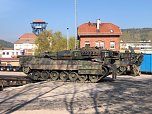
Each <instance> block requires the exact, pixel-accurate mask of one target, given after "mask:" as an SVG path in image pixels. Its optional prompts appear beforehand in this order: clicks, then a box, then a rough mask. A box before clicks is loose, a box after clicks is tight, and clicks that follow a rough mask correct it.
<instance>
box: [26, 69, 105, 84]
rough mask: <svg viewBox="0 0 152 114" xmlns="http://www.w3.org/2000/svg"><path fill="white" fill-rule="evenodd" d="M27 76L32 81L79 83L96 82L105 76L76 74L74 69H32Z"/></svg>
mask: <svg viewBox="0 0 152 114" xmlns="http://www.w3.org/2000/svg"><path fill="white" fill-rule="evenodd" d="M27 76H28V77H29V78H30V79H31V80H34V81H62V82H79V83H97V82H99V81H101V80H102V79H103V78H105V77H106V76H107V72H106V73H105V74H104V75H101V76H97V75H78V73H77V72H74V71H51V72H50V71H39V70H33V71H31V72H30V73H28V74H27Z"/></svg>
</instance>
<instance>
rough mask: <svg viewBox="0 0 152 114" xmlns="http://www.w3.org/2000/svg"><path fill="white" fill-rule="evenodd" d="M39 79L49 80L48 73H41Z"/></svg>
mask: <svg viewBox="0 0 152 114" xmlns="http://www.w3.org/2000/svg"><path fill="white" fill-rule="evenodd" d="M41 78H42V80H47V79H48V78H49V73H48V72H47V71H42V72H41Z"/></svg>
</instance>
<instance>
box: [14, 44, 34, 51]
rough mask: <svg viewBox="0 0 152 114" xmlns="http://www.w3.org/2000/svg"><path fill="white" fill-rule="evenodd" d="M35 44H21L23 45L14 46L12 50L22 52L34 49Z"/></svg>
mask: <svg viewBox="0 0 152 114" xmlns="http://www.w3.org/2000/svg"><path fill="white" fill-rule="evenodd" d="M34 48H35V44H29V43H23V44H14V50H24V49H34Z"/></svg>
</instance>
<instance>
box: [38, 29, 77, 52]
mask: <svg viewBox="0 0 152 114" xmlns="http://www.w3.org/2000/svg"><path fill="white" fill-rule="evenodd" d="M35 44H36V49H35V55H37V54H40V53H42V52H45V51H51V52H58V51H62V50H66V49H67V39H66V38H65V37H64V36H63V35H62V33H61V32H55V33H52V32H51V31H44V32H42V33H41V34H40V35H39V36H38V37H37V39H36V41H35ZM74 46H75V39H74V37H70V38H69V49H71V50H73V49H74Z"/></svg>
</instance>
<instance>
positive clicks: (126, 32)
mask: <svg viewBox="0 0 152 114" xmlns="http://www.w3.org/2000/svg"><path fill="white" fill-rule="evenodd" d="M121 40H123V41H139V40H141V41H143V40H151V41H152V28H133V29H122V36H121Z"/></svg>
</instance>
